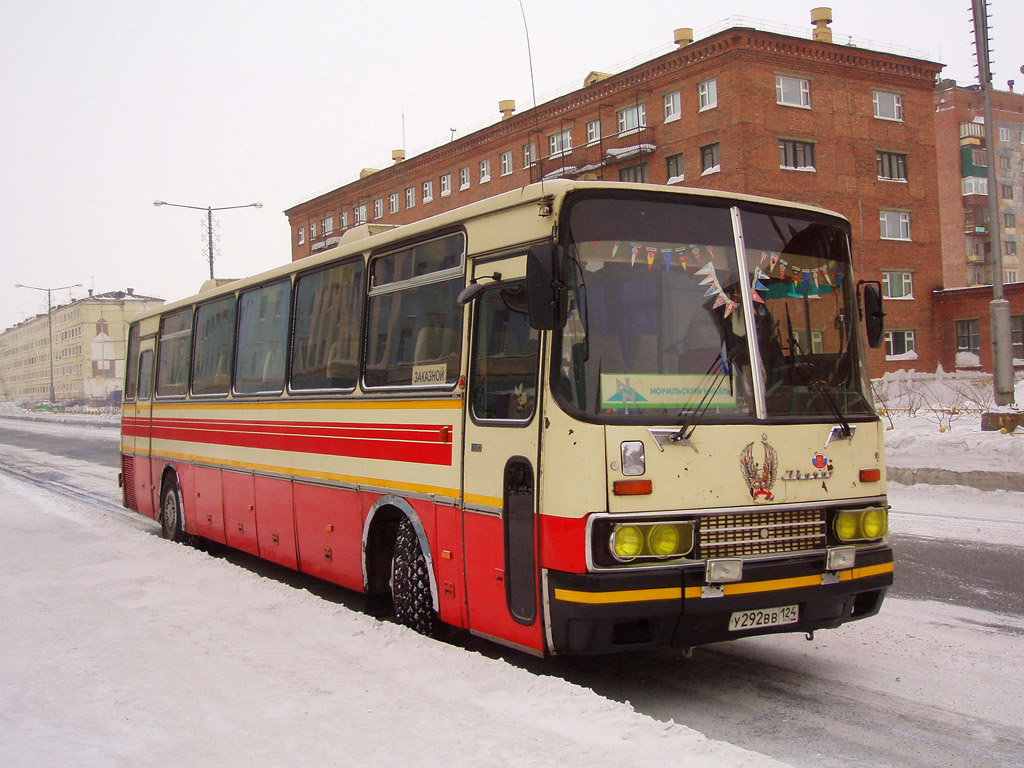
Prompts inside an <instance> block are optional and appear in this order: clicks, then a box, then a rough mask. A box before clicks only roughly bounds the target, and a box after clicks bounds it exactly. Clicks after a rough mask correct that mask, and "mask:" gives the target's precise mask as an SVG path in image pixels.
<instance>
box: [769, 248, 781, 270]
mask: <svg viewBox="0 0 1024 768" xmlns="http://www.w3.org/2000/svg"><path fill="white" fill-rule="evenodd" d="M781 255H782V254H780V253H774V252H773V253H772V257H771V259H770V260H769V261H768V271H769V272H772V271H773V270H774V269H775V265H776V264H778V263H779V256H781Z"/></svg>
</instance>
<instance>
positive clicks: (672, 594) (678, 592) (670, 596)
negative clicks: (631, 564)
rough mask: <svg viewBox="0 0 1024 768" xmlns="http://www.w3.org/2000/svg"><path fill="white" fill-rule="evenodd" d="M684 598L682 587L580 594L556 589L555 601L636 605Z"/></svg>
mask: <svg viewBox="0 0 1024 768" xmlns="http://www.w3.org/2000/svg"><path fill="white" fill-rule="evenodd" d="M682 596H683V590H682V588H680V587H664V588H662V589H623V590H619V591H618V592H579V591H577V590H575V589H559V588H558V587H556V588H555V600H562V601H563V602H566V603H589V604H591V605H598V604H602V603H634V602H639V601H641V600H678V599H679V598H681V597H682Z"/></svg>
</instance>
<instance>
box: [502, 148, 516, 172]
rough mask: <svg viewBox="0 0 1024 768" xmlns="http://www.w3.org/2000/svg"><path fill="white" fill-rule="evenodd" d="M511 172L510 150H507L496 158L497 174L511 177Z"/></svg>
mask: <svg viewBox="0 0 1024 768" xmlns="http://www.w3.org/2000/svg"><path fill="white" fill-rule="evenodd" d="M512 171H513V167H512V150H511V149H507V150H505V151H504V152H502V153H501V154H500V155H499V156H498V173H499V174H500V175H502V176H511V175H512Z"/></svg>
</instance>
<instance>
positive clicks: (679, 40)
mask: <svg viewBox="0 0 1024 768" xmlns="http://www.w3.org/2000/svg"><path fill="white" fill-rule="evenodd" d="M675 41H676V45H678V46H679V47H680V48H685V47H686V46H688V45H689V44H690V43H692V42H693V27H681V28H680V29H677V30H676V31H675Z"/></svg>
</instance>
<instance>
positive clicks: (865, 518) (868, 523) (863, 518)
mask: <svg viewBox="0 0 1024 768" xmlns="http://www.w3.org/2000/svg"><path fill="white" fill-rule="evenodd" d="M832 530H833V531H834V532H835V535H836V538H837V539H839V541H867V540H870V539H880V538H882V537H883V536H885V534H886V533H887V532H888V530H889V513H888V512H887V511H886V510H885V508H883V507H873V508H871V509H856V510H847V511H844V512H839V513H838V514H837V515H836V517H835V520H834V522H833V524H832Z"/></svg>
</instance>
